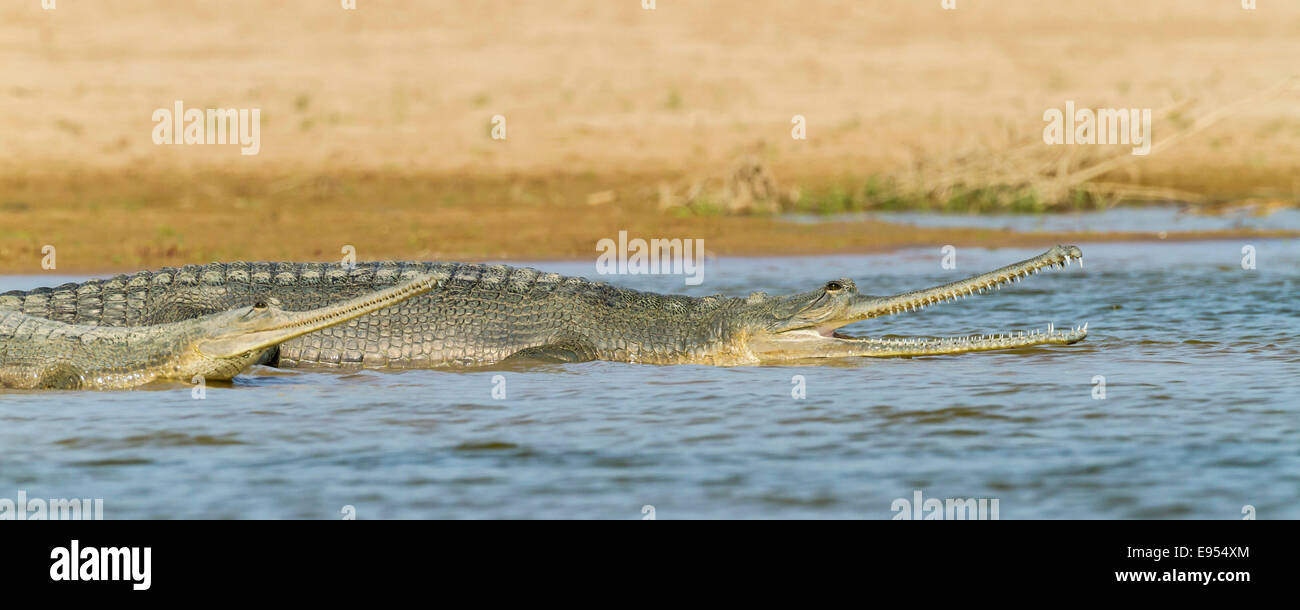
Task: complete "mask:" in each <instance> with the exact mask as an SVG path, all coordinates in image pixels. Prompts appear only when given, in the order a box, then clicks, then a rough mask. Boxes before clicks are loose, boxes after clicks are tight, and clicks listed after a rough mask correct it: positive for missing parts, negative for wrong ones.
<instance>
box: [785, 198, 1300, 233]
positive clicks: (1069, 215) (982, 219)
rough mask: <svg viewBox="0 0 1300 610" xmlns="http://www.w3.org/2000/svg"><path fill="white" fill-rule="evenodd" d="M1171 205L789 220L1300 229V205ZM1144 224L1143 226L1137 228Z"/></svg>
mask: <svg viewBox="0 0 1300 610" xmlns="http://www.w3.org/2000/svg"><path fill="white" fill-rule="evenodd" d="M1183 210H1184V208H1183V207H1180V206H1172V205H1152V206H1142V207H1119V208H1112V209H1109V210H1103V211H1094V212H1065V213H1056V214H933V213H926V212H856V213H851V214H835V215H829V216H828V215H815V214H790V215H787V216H785V217H784V218H785V219H786V220H789V221H791V222H798V223H824V222H843V221H855V220H864V219H868V218H870V219H875V220H883V221H886V222H892V223H896V224H904V225H914V226H921V227H978V228H985V229H1005V230H1008V231H1021V232H1027V231H1045V232H1054V233H1065V232H1076V231H1077V232H1087V231H1096V232H1103V233H1105V232H1113V231H1134V230H1140V231H1143V232H1149V233H1159V232H1161V231H1165V232H1169V233H1173V232H1176V231H1222V230H1229V229H1273V230H1291V231H1300V209H1296V208H1287V209H1282V210H1276V211H1274V212H1272V213H1271V214H1262V215H1256V214H1253V213H1251V212H1249V211H1242V212H1234V213H1228V214H1224V215H1220V216H1207V215H1198V214H1190V213H1187V212H1185V211H1183ZM1135 227H1141V229H1135Z"/></svg>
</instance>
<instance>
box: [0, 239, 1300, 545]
mask: <svg viewBox="0 0 1300 610" xmlns="http://www.w3.org/2000/svg"><path fill="white" fill-rule="evenodd" d="M1243 245H1244V244H1243V243H1240V242H1231V243H1229V242H1206V243H1159V244H1100V245H1088V244H1081V246H1082V247H1083V249H1084V252H1085V260H1086V264H1087V266H1086V268H1085V269H1082V270H1080V269H1079V268H1078V267H1077V266H1073V267H1069V268H1067V270H1065V271H1059V272H1054V273H1048V274H1041V275H1039V276H1037V277H1035V278H1032V279H1031V280H1028V281H1025V282H1022V283H1020V284H1017V285H1015V286H1013V287H1010V288H1007V289H1004V290H1002V291H1000V292H995V293H992V294H989V295H985V296H982V297H980V298H973V299H966V300H964V301H959V302H957V303H953V304H947V305H943V306H939V307H935V308H931V309H929V310H926V311H923V312H918V313H914V314H909V315H906V316H900V317H896V318H894V319H889V320H885V321H874V322H871V323H863V324H858V325H856V326H854V327H850V329H849V330H850V331H851V332H855V333H857V334H878V333H897V334H941V335H947V334H965V333H975V332H988V331H999V330H1026V329H1031V328H1043V327H1045V326H1046V325H1047V324H1048V323H1049V322H1051V323H1055V324H1056V325H1057V326H1058V327H1059V326H1066V325H1073V324H1077V323H1081V322H1084V321H1087V322H1089V324H1090V325H1089V330H1090V332H1091V334H1090V336H1089V337H1088V339H1087V340H1086V341H1084V342H1083V343H1080V344H1077V345H1074V346H1069V347H1051V348H1042V349H1026V350H1017V351H1012V352H989V353H978V354H966V355H961V356H944V357H926V358H914V359H892V360H871V359H858V360H849V361H841V362H837V363H835V364H833V365H824V366H765V367H743V368H713V367H706V366H672V367H655V366H646V365H630V364H618V363H608V362H593V363H584V364H571V365H544V366H539V367H534V368H528V369H502V370H489V371H476V372H445V371H409V372H402V373H383V372H373V371H364V372H358V373H352V374H335V373H328V372H295V371H275V370H269V369H264V368H259V369H254V370H252V371H250V372H249V373H248V374H246V375H245V376H243V377H241V378H239V379H237V380H236V382H235V383H234V384H233V386H231V387H209V388H208V389H207V396H206V399H205V400H194V399H193V398H192V397H191V389H190V388H189V387H188V386H185V385H180V384H176V385H163V386H160V387H153V388H150V389H146V390H137V391H127V392H103V393H91V392H48V393H14V392H9V393H0V498H11V499H12V498H15V496H16V494H17V490H19V489H22V490H25V492H26V493H27V495H28V496H29V497H45V498H50V497H76V498H84V497H92V498H95V497H98V498H103V499H104V511H105V516H106V518H139V517H144V518H153V517H160V518H195V517H217V518H223V517H256V518H322V519H335V518H339V517H340V516H341V510H342V508H343V507H344V506H345V505H351V506H354V507H355V509H356V516H357V518H426V517H437V518H467V517H520V518H620V519H639V518H641V517H642V507H643V506H645V505H652V506H654V507H655V515H656V516H657V517H658V518H660V519H670V518H685V517H704V518H762V517H845V518H868V519H888V518H891V517H893V516H894V512H893V511H892V510H891V505H892V504H893V502H894V500H895V499H898V498H906V499H909V500H910V499H911V498H912V497H913V493H914V491H917V490H919V491H921V492H922V493H923V496H924V497H925V498H940V499H943V498H990V499H993V498H996V499H998V500H999V508H1000V516H1001V518H1003V519H1014V518H1078V517H1082V518H1171V517H1202V518H1212V519H1238V518H1241V516H1242V514H1241V513H1242V507H1243V506H1244V505H1252V506H1254V507H1255V508H1256V511H1257V515H1258V517H1259V518H1279V517H1290V518H1300V339H1297V335H1300V321H1298V318H1297V292H1298V291H1300V241H1297V240H1287V241H1262V240H1261V241H1257V242H1253V243H1252V244H1251V245H1253V246H1254V248H1255V250H1256V257H1257V269H1255V270H1249V271H1244V270H1242V268H1241V258H1242V254H1241V249H1242V246H1243ZM1036 253H1037V250H1020V249H1002V250H994V251H988V250H978V249H962V250H960V251H959V252H958V257H957V264H958V268H957V270H944V269H941V268H940V265H939V252H938V251H937V249H936V250H933V251H932V250H929V249H927V250H924V251H919V250H918V251H905V252H899V253H893V254H884V255H871V256H828V257H808V258H780V259H776V258H774V259H722V260H718V261H710V262H709V264H708V265H707V267H706V274H705V281H704V284H703V286H700V287H691V288H689V289H688V287H685V286H683V285H682V282H681V278H669V277H645V276H641V277H637V276H632V277H614V278H610V279H611V280H612V281H614V282H616V283H620V284H625V285H629V286H634V287H640V288H646V289H653V290H659V291H665V292H667V291H673V292H687V293H692V294H707V293H712V292H722V293H728V294H747V293H748V292H749V291H751V290H767V291H771V292H791V291H803V290H808V289H811V288H813V287H815V286H817V285H819V284H821V283H822V282H824V281H825V280H827V279H833V278H836V277H840V276H849V277H853V278H856V279H857V280H858V285H859V287H860V289H861V290H862V291H863V292H867V293H875V294H883V293H891V292H897V291H902V290H907V289H912V288H918V287H923V286H928V285H931V284H936V283H940V282H945V281H950V280H953V279H957V278H958V277H961V276H965V275H968V274H971V273H975V272H979V271H985V270H988V269H992V268H994V267H998V266H1001V265H1003V264H1006V263H1010V262H1012V261H1015V260H1019V259H1022V258H1026V257H1028V256H1031V255H1033V254H1036ZM535 266H538V267H541V268H543V269H547V270H553V271H558V272H561V273H568V274H578V275H588V276H590V275H592V270H593V267H592V264H591V263H586V264H578V263H537V264H535ZM63 279H65V278H51V277H8V278H0V290H7V289H12V288H29V287H34V286H38V285H47V284H53V283H57V282H58V281H61V280H63ZM498 375H499V376H501V377H500V378H499V379H498V380H496V381H494V377H495V376H498ZM795 376H802V378H803V379H804V380H805V383H806V392H807V397H806V398H805V399H802V400H797V399H794V398H792V397H791V389H792V387H793V385H792V379H793V378H795ZM1097 376H1103V377H1104V378H1105V399H1104V400H1096V399H1094V397H1093V396H1094V391H1095V389H1096V387H1097V385H1096V384H1095V383H1094V380H1095V379H1097ZM502 380H504V383H505V391H506V398H505V399H504V400H496V399H494V398H493V396H492V390H493V387H494V384H495V383H497V382H499V381H502Z"/></svg>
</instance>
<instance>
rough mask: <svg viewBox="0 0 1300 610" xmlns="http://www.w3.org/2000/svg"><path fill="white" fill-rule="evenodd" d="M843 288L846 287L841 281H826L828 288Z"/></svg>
mask: <svg viewBox="0 0 1300 610" xmlns="http://www.w3.org/2000/svg"><path fill="white" fill-rule="evenodd" d="M843 288H844V284H841V283H839V282H826V289H827V290H829V291H831V292H835V291H836V290H841V289H843Z"/></svg>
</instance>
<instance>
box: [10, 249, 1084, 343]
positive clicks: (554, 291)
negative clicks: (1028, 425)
mask: <svg viewBox="0 0 1300 610" xmlns="http://www.w3.org/2000/svg"><path fill="white" fill-rule="evenodd" d="M1081 257H1082V252H1080V251H1079V249H1078V248H1076V247H1074V246H1057V247H1055V248H1052V249H1051V250H1049V251H1047V252H1046V253H1044V254H1041V255H1039V256H1036V257H1034V258H1031V259H1029V260H1026V261H1022V262H1020V263H1016V264H1014V265H1009V266H1007V267H1003V268H1002V269H998V270H996V271H992V272H989V273H985V274H981V275H977V276H974V277H972V278H968V279H965V280H961V281H958V282H953V283H951V284H945V285H942V286H936V287H934V288H928V289H925V290H920V291H915V292H908V293H903V294H898V295H893V296H886V297H875V296H867V295H861V294H858V292H857V288H856V286H855V285H854V283H853V282H852V280H847V279H841V280H837V281H832V282H828V283H827V284H826V285H824V286H823V287H821V288H819V289H817V290H813V291H810V292H805V293H800V294H795V295H789V296H768V295H765V294H761V293H755V294H753V295H750V297H749V298H728V297H723V296H710V297H702V298H693V297H685V296H673V295H661V294H654V293H647V292H640V291H635V290H628V289H623V288H616V287H613V286H609V285H607V284H603V283H598V282H591V281H588V280H585V279H582V278H573V277H564V276H560V275H558V274H554V273H543V272H541V271H537V270H535V269H527V268H514V267H507V266H504V265H494V266H487V265H471V264H459V263H423V262H406V263H399V262H388V263H369V264H359V265H357V267H356V268H355V269H351V270H349V269H345V268H343V267H342V266H341V265H339V264H337V263H335V264H329V263H212V264H209V265H204V266H197V265H189V266H185V267H182V268H180V269H170V268H168V269H162V270H160V271H157V272H140V273H136V274H133V275H123V276H118V277H116V278H112V279H108V280H94V281H90V282H85V283H83V284H68V285H65V286H60V287H58V288H53V289H50V288H45V289H38V290H34V291H30V292H11V293H6V294H4V295H0V310H5V309H9V310H14V311H21V312H22V313H24V314H27V315H30V316H37V317H42V318H48V319H51V320H57V321H61V322H67V323H75V324H85V325H99V326H114V327H118V326H128V327H129V326H139V325H149V324H161V323H168V322H175V321H178V320H186V319H191V318H194V317H197V316H201V315H205V314H209V313H212V312H217V311H225V310H228V309H231V308H235V307H241V306H246V305H248V304H250V303H253V302H255V301H258V300H269V299H276V300H278V301H279V302H281V303H282V304H283V306H284V307H285V309H287V310H290V311H297V310H307V309H314V308H318V307H322V306H326V305H328V304H330V303H333V302H336V301H338V300H340V299H346V298H351V297H355V296H357V295H359V294H364V293H367V292H370V291H374V290H381V289H383V288H385V287H389V286H392V285H393V284H395V283H396V282H398V281H399V279H400V278H403V277H406V276H409V275H411V274H415V273H418V274H425V273H427V274H429V275H430V276H431V277H432V278H434V280H435V282H436V286H435V287H434V288H433V290H431V291H430V292H429V293H428V294H425V295H421V296H418V297H415V298H412V299H409V300H407V301H405V302H403V303H400V304H397V305H395V306H392V307H388V308H385V309H382V310H380V311H377V312H374V313H371V314H369V315H366V316H363V317H360V318H358V319H356V320H353V321H350V322H348V323H347V324H340V325H337V326H332V327H329V328H325V329H322V330H319V331H316V332H312V333H310V334H306V335H304V336H301V337H298V338H295V339H291V340H288V341H285V342H283V343H282V344H280V346H279V347H278V349H273V350H272V351H271V352H269V353H268V354H266V355H265V357H264V358H263V361H264V362H266V363H269V364H272V365H276V366H281V367H303V366H327V367H341V368H362V367H364V368H433V367H453V366H481V365H490V364H494V363H497V362H501V361H503V360H505V359H507V358H511V357H514V358H530V359H542V360H551V361H582V360H592V359H599V360H614V361H622V362H639V363H653V364H680V363H695V364H715V365H744V364H758V363H765V362H786V361H792V360H802V359H808V358H839V357H849V356H886V357H887V356H922V355H934V354H956V353H962V352H971V351H983V350H991V349H1008V348H1017V347H1026V346H1032V345H1048V344H1068V343H1074V342H1077V341H1079V340H1082V339H1083V338H1084V336H1085V335H1086V334H1087V332H1086V329H1083V328H1080V329H1073V330H1070V331H1064V332H1061V331H1056V332H1050V333H1035V334H1025V335H1017V336H1013V337H965V338H956V339H915V340H900V339H893V340H885V339H868V338H853V337H848V336H845V335H842V334H840V333H838V332H836V331H835V329H837V328H840V327H842V326H845V325H847V324H851V323H853V322H857V321H860V320H865V319H868V318H874V317H878V316H883V315H889V314H894V313H901V312H904V311H910V310H913V309H918V308H922V307H925V306H926V305H931V304H935V303H938V302H941V301H947V300H952V299H954V298H956V297H958V296H964V295H967V294H974V293H975V292H982V291H983V290H987V289H991V288H998V287H1000V286H1002V285H1004V284H1008V283H1010V282H1013V281H1017V280H1019V279H1020V278H1023V277H1025V276H1028V275H1030V274H1033V273H1037V272H1038V271H1040V270H1042V269H1045V268H1049V267H1064V266H1065V265H1066V264H1068V263H1069V262H1071V261H1072V260H1074V259H1076V258H1080V259H1081Z"/></svg>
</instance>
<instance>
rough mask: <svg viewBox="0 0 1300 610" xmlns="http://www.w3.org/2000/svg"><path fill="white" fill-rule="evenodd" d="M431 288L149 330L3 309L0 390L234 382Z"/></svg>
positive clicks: (422, 280)
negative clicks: (289, 344)
mask: <svg viewBox="0 0 1300 610" xmlns="http://www.w3.org/2000/svg"><path fill="white" fill-rule="evenodd" d="M433 284H434V282H433V280H432V279H431V278H428V277H427V276H425V277H417V278H415V279H413V280H411V281H409V282H406V283H404V284H401V285H399V286H396V287H393V288H389V289H387V290H384V291H380V292H377V293H373V294H367V295H363V296H361V297H357V298H354V299H351V300H348V301H344V302H341V303H337V304H334V305H330V306H327V307H322V308H319V309H313V310H311V311H305V312H296V313H286V312H283V311H281V310H280V309H279V308H277V307H274V306H269V305H266V304H264V303H259V304H255V305H253V306H249V307H239V308H235V309H232V310H230V311H226V312H223V313H218V314H211V315H207V316H202V317H199V318H195V319H191V320H184V321H181V322H171V323H164V324H157V325H152V326H135V327H109V326H87V325H80V324H68V323H64V322H56V321H52V320H46V319H43V318H37V317H33V316H28V315H26V314H23V313H21V312H18V311H13V310H0V387H8V388H20V389H93V390H106V389H121V388H130V387H135V386H139V385H143V384H146V383H149V382H152V381H157V380H161V379H177V380H183V381H191V380H192V379H194V378H195V377H202V378H204V379H209V380H225V379H230V378H232V377H234V376H235V375H238V374H239V373H240V372H241V371H243V370H244V369H245V368H246V367H248V366H249V365H250V364H252V363H253V362H255V361H256V360H257V359H258V358H259V357H261V355H262V352H263V351H264V350H266V349H267V348H269V347H272V346H274V345H277V344H279V343H280V342H282V341H286V340H289V339H292V338H294V337H298V336H302V335H304V334H307V333H311V332H315V331H319V330H321V329H323V328H326V327H328V326H332V325H335V324H339V323H342V322H347V321H348V320H352V319H355V318H357V317H360V316H364V315H366V314H368V313H371V312H373V311H377V310H379V309H381V308H383V307H387V306H389V305H392V304H394V303H398V302H401V301H402V300H404V299H408V298H410V297H412V296H415V295H417V294H420V293H422V292H425V291H427V290H429V289H430V288H432V287H433Z"/></svg>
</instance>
